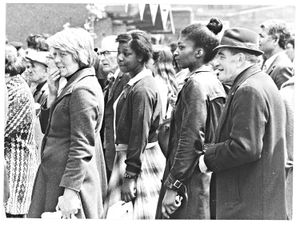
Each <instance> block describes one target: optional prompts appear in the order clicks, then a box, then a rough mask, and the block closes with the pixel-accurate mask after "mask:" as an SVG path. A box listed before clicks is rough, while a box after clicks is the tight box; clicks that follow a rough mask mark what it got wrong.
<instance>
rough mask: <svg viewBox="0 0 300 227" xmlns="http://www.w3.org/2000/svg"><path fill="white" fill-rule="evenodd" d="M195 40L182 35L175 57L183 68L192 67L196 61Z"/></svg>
mask: <svg viewBox="0 0 300 227" xmlns="http://www.w3.org/2000/svg"><path fill="white" fill-rule="evenodd" d="M194 51H195V50H194V43H193V41H191V40H189V39H186V38H185V37H184V36H180V38H179V40H178V46H177V49H176V50H175V52H174V57H175V60H176V62H177V64H179V66H180V67H181V68H190V67H191V66H192V65H194V63H195V62H196V60H197V59H196V58H195V54H194Z"/></svg>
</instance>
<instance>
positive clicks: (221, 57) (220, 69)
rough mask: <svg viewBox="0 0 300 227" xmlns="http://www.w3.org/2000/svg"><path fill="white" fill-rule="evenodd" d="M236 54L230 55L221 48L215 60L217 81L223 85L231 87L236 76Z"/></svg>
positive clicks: (226, 50)
mask: <svg viewBox="0 0 300 227" xmlns="http://www.w3.org/2000/svg"><path fill="white" fill-rule="evenodd" d="M237 58H238V56H237V54H235V55H234V54H232V53H231V52H230V51H229V50H228V49H226V48H221V49H220V50H219V51H218V53H217V55H216V58H215V63H216V65H215V66H216V72H217V75H218V79H219V80H220V81H221V82H222V83H223V84H229V85H231V84H232V83H233V81H234V79H235V78H236V76H237V61H238V59H237Z"/></svg>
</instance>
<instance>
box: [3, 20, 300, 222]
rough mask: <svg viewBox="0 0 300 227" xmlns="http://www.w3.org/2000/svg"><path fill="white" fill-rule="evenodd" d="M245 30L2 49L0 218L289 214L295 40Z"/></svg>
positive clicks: (193, 28)
mask: <svg viewBox="0 0 300 227" xmlns="http://www.w3.org/2000/svg"><path fill="white" fill-rule="evenodd" d="M258 28H259V29H260V32H259V33H256V32H254V31H252V30H249V29H247V28H242V27H230V28H228V29H226V30H225V31H223V30H224V29H223V24H222V21H221V20H219V19H217V18H212V19H210V21H209V22H208V24H207V25H205V24H200V23H199V24H198V23H197V24H191V25H188V26H187V27H185V28H184V29H183V30H182V31H181V32H180V35H179V38H178V40H176V41H174V42H171V43H163V44H160V45H157V44H152V43H151V35H150V34H148V33H147V32H145V31H141V30H132V31H129V32H125V33H123V34H118V35H116V36H114V40H113V42H108V43H105V42H102V45H101V47H95V46H94V40H93V38H92V36H91V35H90V33H89V32H87V31H86V30H85V29H83V28H72V27H68V28H64V29H63V30H62V31H59V32H57V33H56V34H54V35H48V34H47V35H40V34H36V35H30V36H28V38H27V48H26V49H24V48H23V47H22V46H21V45H17V43H15V42H10V41H9V40H7V41H6V48H5V82H6V86H5V88H6V89H5V97H6V102H5V104H6V106H5V113H6V125H5V140H4V141H5V143H4V147H5V150H4V157H5V160H4V166H5V171H4V174H5V176H4V180H5V182H4V209H5V214H3V216H6V217H8V218H49V217H54V216H55V217H57V218H63V219H70V218H93V219H268V220H270V219H271V220H273V219H282V220H285V219H292V196H293V190H292V187H293V128H294V78H295V77H294V65H293V64H294V63H293V62H294V52H293V51H294V46H295V44H294V37H293V35H292V34H291V32H290V31H289V29H288V27H287V25H286V23H285V22H284V21H282V20H268V21H265V22H263V23H262V24H261V25H258ZM220 34H222V36H220Z"/></svg>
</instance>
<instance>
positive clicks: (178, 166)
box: [156, 18, 225, 219]
mask: <svg viewBox="0 0 300 227" xmlns="http://www.w3.org/2000/svg"><path fill="white" fill-rule="evenodd" d="M221 30H222V23H221V22H220V21H219V20H217V19H215V18H213V19H211V20H210V22H209V24H208V25H207V26H205V25H201V24H192V25H189V26H187V27H186V28H184V29H183V30H182V31H181V34H180V37H179V40H178V47H177V49H176V51H175V52H174V56H175V59H176V62H178V63H179V64H180V66H181V67H182V68H188V69H189V74H188V75H187V77H186V79H185V84H184V85H183V87H182V89H181V91H180V93H179V94H178V98H177V102H176V106H175V109H174V112H173V114H172V118H171V125H170V139H169V145H168V151H167V162H166V168H165V171H164V176H163V181H162V189H161V191H160V196H159V202H158V206H157V212H156V218H157V219H164V218H170V219H209V218H210V211H209V185H210V175H209V174H206V173H201V172H200V170H199V167H198V165H197V164H198V160H199V156H200V154H199V152H197V150H202V147H204V144H206V143H211V142H212V138H213V136H214V133H215V128H216V124H217V121H218V118H219V116H220V113H221V110H222V107H223V104H224V103H225V91H224V89H223V86H222V84H221V83H220V81H218V79H217V77H216V75H215V73H214V72H213V70H212V67H211V65H210V64H209V62H210V61H211V60H212V59H213V57H214V54H213V49H214V48H215V47H216V46H218V44H219V41H218V38H217V36H216V34H217V33H218V32H220V31H221ZM195 147H196V148H195Z"/></svg>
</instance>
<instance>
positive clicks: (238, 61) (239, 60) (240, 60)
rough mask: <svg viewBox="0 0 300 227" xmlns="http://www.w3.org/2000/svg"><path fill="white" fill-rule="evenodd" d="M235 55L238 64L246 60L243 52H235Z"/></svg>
mask: <svg viewBox="0 0 300 227" xmlns="http://www.w3.org/2000/svg"><path fill="white" fill-rule="evenodd" d="M236 57H237V63H238V66H241V65H243V64H244V62H245V60H246V55H245V54H243V53H238V54H236Z"/></svg>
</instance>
